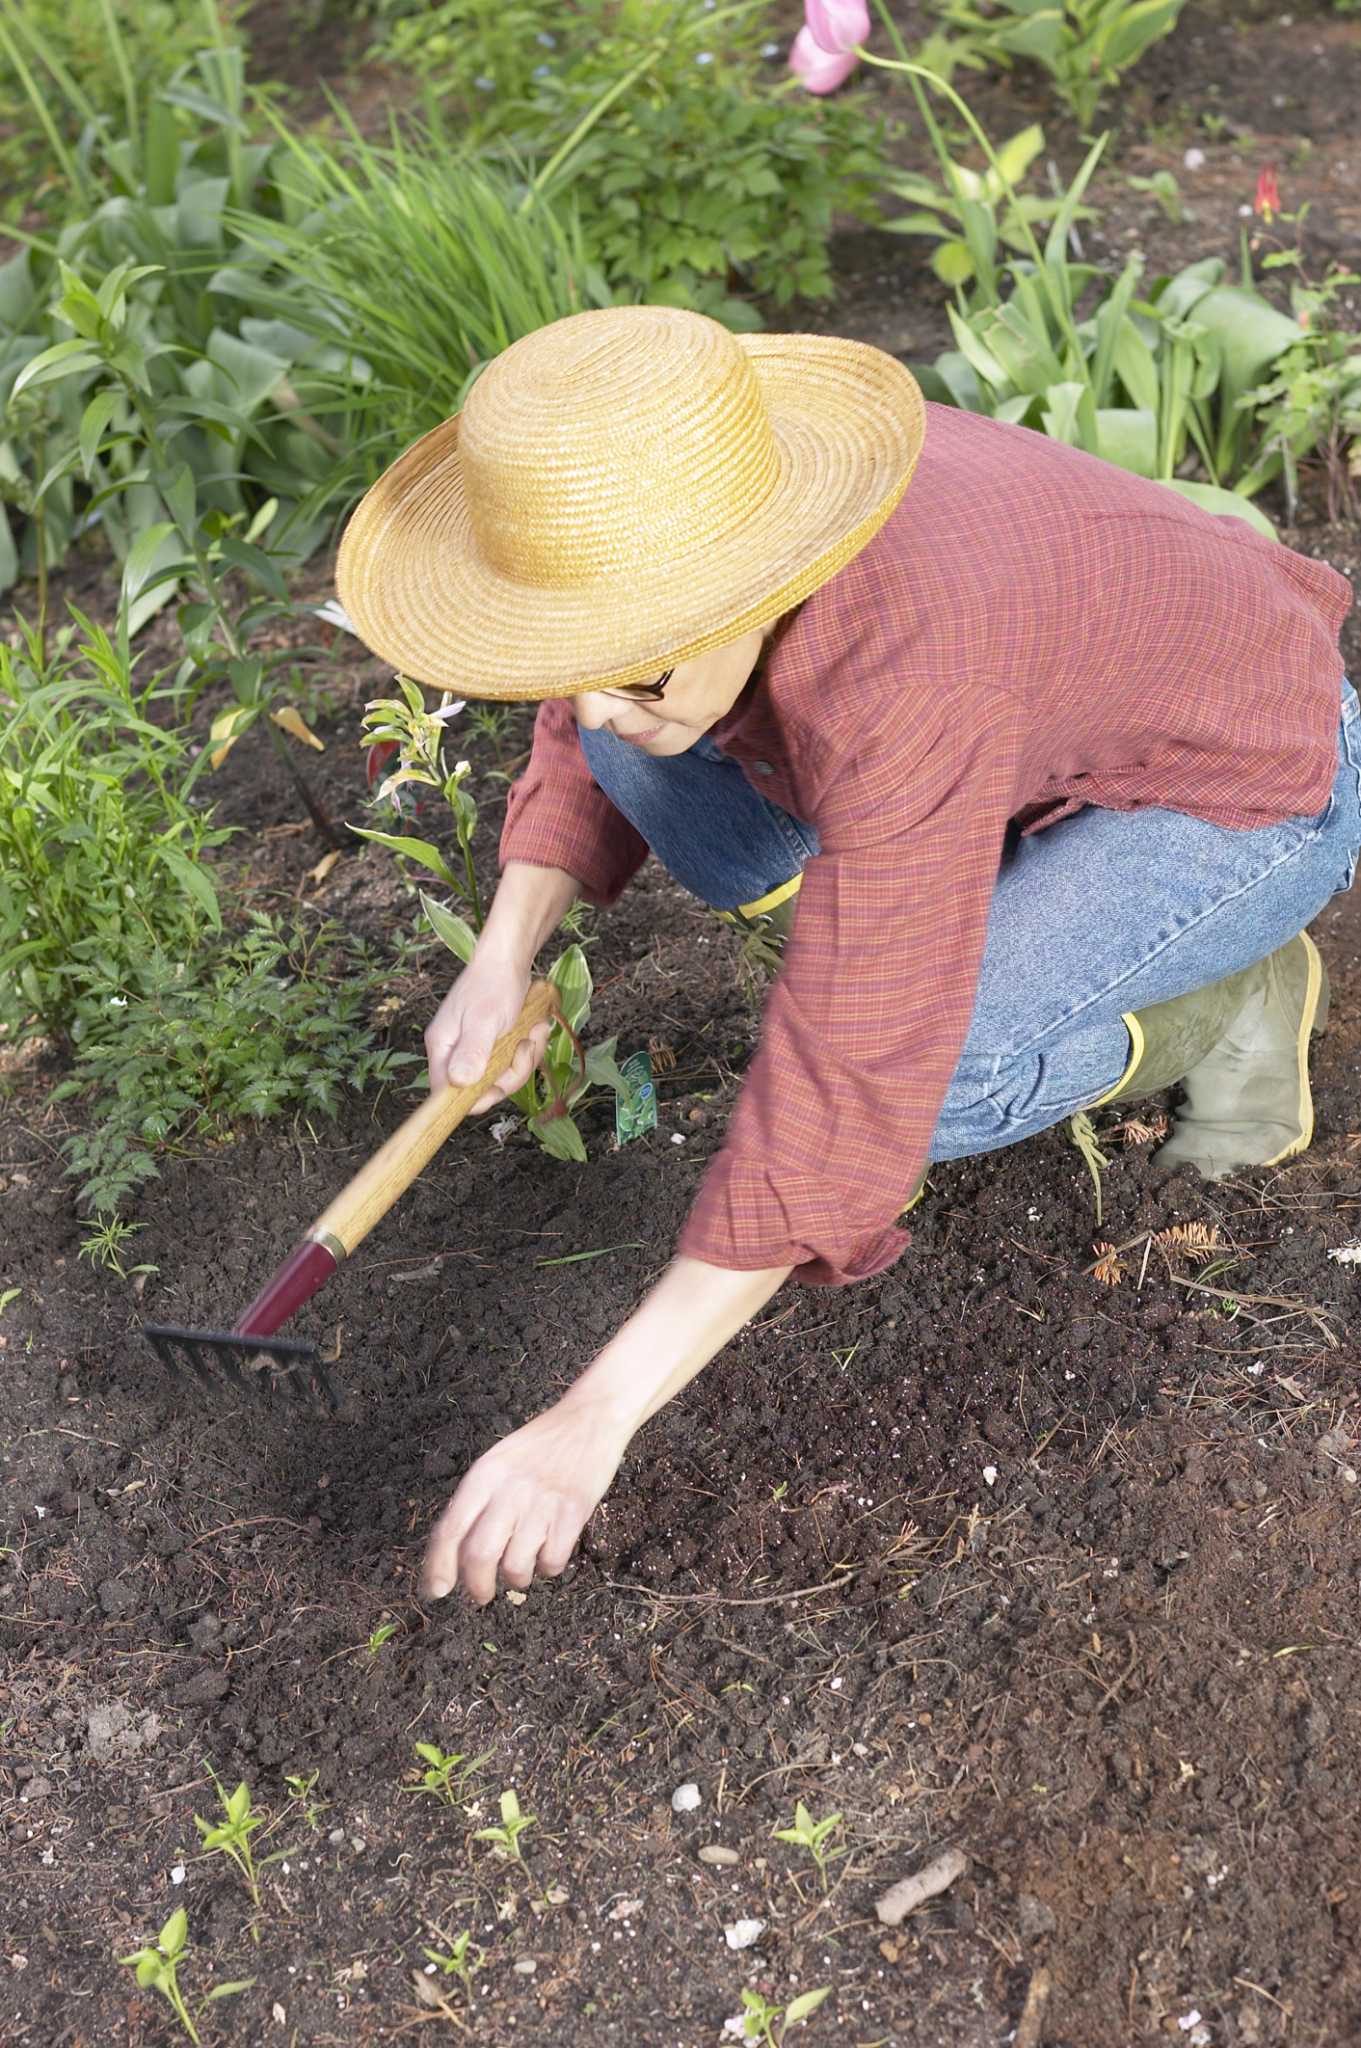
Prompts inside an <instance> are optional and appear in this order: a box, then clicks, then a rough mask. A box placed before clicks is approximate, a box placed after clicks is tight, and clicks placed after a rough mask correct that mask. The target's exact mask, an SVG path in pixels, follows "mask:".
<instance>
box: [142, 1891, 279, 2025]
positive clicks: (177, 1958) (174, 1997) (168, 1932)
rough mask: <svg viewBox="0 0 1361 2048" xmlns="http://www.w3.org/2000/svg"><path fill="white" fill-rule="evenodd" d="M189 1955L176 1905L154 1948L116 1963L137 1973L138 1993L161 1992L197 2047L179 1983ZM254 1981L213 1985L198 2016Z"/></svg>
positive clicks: (185, 1922)
mask: <svg viewBox="0 0 1361 2048" xmlns="http://www.w3.org/2000/svg"><path fill="white" fill-rule="evenodd" d="M188 1953H189V1916H188V1914H187V1913H186V1912H185V1910H184V1908H183V1906H179V1907H177V1908H176V1910H175V1911H174V1912H173V1913H172V1914H171V1915H170V1918H169V1919H168V1920H167V1921H166V1923H165V1926H164V1927H163V1928H162V1929H161V1931H160V1933H159V1934H158V1935H157V1936H156V1946H155V1947H154V1948H139V1949H138V1950H137V1952H136V1953H135V1954H134V1955H130V1956H120V1957H119V1958H118V1960H119V1962H120V1963H121V1964H122V1965H123V1966H124V1967H125V1968H126V1969H131V1970H135V1971H136V1972H137V1983H138V1987H139V1989H140V1990H142V1991H159V1992H160V1994H161V1996H162V1998H164V1999H165V2000H166V2002H167V2003H168V2004H169V2006H170V2008H171V2010H172V2012H173V2013H174V2015H175V2017H176V2019H177V2020H178V2021H179V2023H180V2025H181V2026H182V2027H183V2028H184V2031H185V2033H186V2034H187V2035H188V2036H189V2039H190V2040H191V2041H193V2042H194V2043H195V2044H196V2048H197V2043H198V2039H199V2035H198V2029H197V2027H196V2026H195V2025H194V2021H193V2019H192V2018H191V2017H190V2013H189V2008H188V2006H187V2005H186V2004H185V2002H184V1993H183V1991H182V1990H181V1989H180V1981H179V1967H180V1964H181V1963H182V1962H183V1961H184V1959H185V1957H186V1956H187V1955H188ZM254 1982H255V1979H254V1977H240V1978H237V1979H235V1980H234V1981H233V1982H232V1983H230V1984H214V1986H213V1988H212V1990H211V1991H210V1992H209V1993H208V1994H207V1996H206V1997H205V1998H202V1999H200V2001H199V2004H198V2009H197V2010H198V2017H199V2018H200V2019H201V2018H202V2017H203V2011H204V2008H205V2007H206V2006H209V2005H215V2004H216V2002H217V2000H218V1999H219V1998H233V1997H235V1995H236V1993H237V1992H238V1991H249V1989H250V1987H251V1985H252V1984H253V1983H254Z"/></svg>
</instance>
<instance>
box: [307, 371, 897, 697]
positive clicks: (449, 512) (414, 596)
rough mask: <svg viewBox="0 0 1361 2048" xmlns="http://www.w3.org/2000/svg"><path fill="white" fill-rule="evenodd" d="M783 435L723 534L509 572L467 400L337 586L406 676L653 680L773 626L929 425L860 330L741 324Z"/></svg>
mask: <svg viewBox="0 0 1361 2048" xmlns="http://www.w3.org/2000/svg"><path fill="white" fill-rule="evenodd" d="M734 338H735V340H736V341H737V343H738V345H739V347H740V348H741V349H742V351H743V353H744V354H745V355H746V356H747V358H748V359H749V362H750V364H751V368H752V371H753V372H754V374H755V377H756V380H757V383H758V385H759V388H760V391H761V395H762V398H763V399H764V402H765V406H766V411H767V414H768V417H769V420H770V425H771V429H772V432H773V436H774V442H775V449H776V458H777V470H776V476H775V481H774V484H773V487H772V488H771V490H770V491H769V492H768V494H767V496H766V498H765V499H764V502H763V503H762V504H761V505H760V506H759V507H758V508H757V510H756V511H755V512H754V513H753V514H752V515H751V516H750V517H749V518H748V519H747V520H746V521H745V523H744V524H743V526H742V528H741V531H740V533H739V534H737V535H730V536H728V537H727V538H726V539H725V540H724V542H723V543H722V545H721V546H714V545H712V544H707V543H705V542H703V541H700V542H699V543H698V544H697V545H696V547H695V549H694V550H693V551H692V552H690V553H684V552H683V553H682V554H680V555H679V556H677V555H676V554H674V553H673V554H672V555H670V556H669V558H668V559H666V560H665V561H664V562H661V563H658V562H655V561H649V560H648V559H647V557H646V555H644V556H643V557H642V558H641V559H639V560H637V561H635V562H632V563H630V564H629V565H628V566H627V567H626V568H622V569H620V570H617V571H615V572H613V573H612V574H610V575H608V576H605V577H599V576H597V577H595V578H593V579H592V580H591V581H590V582H589V583H586V584H584V585H582V586H579V587H577V588H575V589H562V588H552V589H545V588H542V587H539V586H537V585H535V584H533V583H529V582H525V581H521V580H519V579H517V578H514V577H511V576H508V575H505V574H502V573H498V572H497V571H496V570H495V569H494V568H493V567H492V566H491V565H490V564H489V563H488V562H487V561H486V560H485V559H484V557H483V556H482V555H481V553H480V552H479V550H478V548H477V545H476V541H475V537H474V533H473V528H472V522H471V519H470V517H469V510H468V504H467V498H466V494H465V491H464V487H463V475H462V469H461V466H460V461H459V417H460V416H459V415H457V414H455V416H454V417H453V418H452V419H448V420H445V422H444V423H443V425H442V426H438V427H435V428H434V429H433V430H432V431H431V432H430V433H428V434H425V435H423V436H422V438H421V439H420V440H419V441H417V442H415V443H414V444H413V445H412V446H411V447H410V448H408V449H407V450H406V452H405V453H404V454H403V455H401V456H399V457H398V459H397V461H396V462H394V463H393V464H392V466H391V468H390V469H388V470H387V471H385V473H384V474H383V475H382V476H381V477H380V478H379V479H378V481H377V483H376V484H374V485H373V487H372V489H371V490H370V491H369V492H368V493H367V494H366V496H365V497H364V498H363V499H362V500H361V501H360V504H359V505H358V507H357V508H356V510H355V512H354V514H353V516H352V518H351V520H350V522H349V525H348V526H347V528H346V530H345V535H344V538H343V540H342V542H341V546H340V553H339V557H338V560H337V563H336V587H337V591H338V594H339V597H340V601H341V603H342V605H343V606H344V607H345V610H346V612H347V613H348V615H349V617H350V619H351V621H352V622H353V624H354V626H355V629H356V631H357V632H358V634H359V636H360V638H361V639H362V640H363V641H364V642H365V644H366V645H367V646H368V647H370V648H372V650H373V652H374V653H375V654H377V655H380V656H381V657H382V658H383V660H385V661H389V662H391V663H392V665H393V667H394V668H395V669H398V670H400V671H401V672H402V673H403V674H404V675H407V676H410V677H411V678H412V679H413V681H416V682H419V683H425V684H428V685H430V686H432V687H433V688H436V689H441V690H447V691H452V692H453V693H454V694H455V695H456V696H461V697H484V698H499V699H510V700H520V699H531V698H540V697H566V696H571V695H574V694H575V693H577V692H579V691H582V690H589V689H603V688H611V687H616V686H619V685H622V684H626V683H634V682H647V681H650V680H652V679H653V678H654V677H655V676H656V675H657V673H658V672H659V671H660V670H661V669H664V668H670V667H674V666H676V665H677V664H678V663H680V662H682V661H687V660H691V659H693V658H694V657H695V656H696V655H700V654H705V653H707V652H709V651H710V650H711V649H713V648H715V647H721V646H724V645H726V644H727V643H728V642H729V641H731V640H735V639H738V638H740V637H741V636H742V635H743V634H744V633H748V632H752V631H755V630H756V629H758V628H759V627H762V626H766V625H769V624H770V623H771V622H772V621H773V620H774V619H777V618H779V617H780V616H781V614H782V613H784V612H786V611H789V610H790V609H792V607H793V606H794V605H796V604H800V603H802V601H803V600H804V599H805V598H806V597H809V596H811V594H812V593H813V591H815V590H816V589H818V587H819V586H820V585H821V584H823V583H825V582H827V580H828V579H829V578H830V577H832V576H834V575H835V574H836V572H837V571H838V570H839V569H841V568H843V567H844V566H845V565H846V563H847V562H849V561H850V560H851V559H852V558H853V557H854V556H855V555H856V554H858V553H859V551H860V549H861V548H862V547H864V546H865V544H866V542H868V541H869V540H871V539H872V538H873V536H874V535H875V534H876V533H877V532H878V530H879V528H880V527H881V526H882V525H883V523H884V521H885V520H886V519H887V518H888V516H889V514H890V513H891V512H892V511H893V509H894V507H895V506H896V505H897V503H898V501H899V500H900V498H901V497H902V495H903V492H904V491H905V490H906V489H907V486H908V483H909V482H910V480H911V477H912V472H913V469H914V468H915V466H916V463H917V458H918V456H919V455H920V453H921V448H922V442H923V439H924V436H925V428H926V415H925V409H924V405H923V401H922V395H921V391H920V388H919V387H918V385H917V382H916V379H915V378H914V377H913V376H912V374H911V372H910V371H909V370H907V369H906V368H905V367H904V365H903V364H902V363H900V362H898V361H897V359H896V358H895V357H893V356H890V355H887V354H886V353H885V352H884V351H883V350H881V349H877V348H872V347H870V346H869V345H867V344H865V343H863V342H854V341H846V340H842V339H840V338H838V337H834V336H825V335H808V334H785V335H774V334H758V335H738V336H736V337H734Z"/></svg>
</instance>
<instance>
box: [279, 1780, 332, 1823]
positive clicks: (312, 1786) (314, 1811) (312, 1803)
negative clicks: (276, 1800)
mask: <svg viewBox="0 0 1361 2048" xmlns="http://www.w3.org/2000/svg"><path fill="white" fill-rule="evenodd" d="M320 1776H321V1772H320V1771H309V1772H308V1773H307V1775H306V1777H304V1776H303V1775H302V1773H301V1772H300V1771H293V1772H290V1773H289V1774H288V1775H287V1776H286V1777H285V1778H284V1783H285V1785H286V1786H287V1787H288V1796H289V1798H290V1799H296V1800H297V1802H298V1804H299V1806H300V1807H301V1808H302V1811H303V1818H304V1819H305V1820H306V1822H307V1825H308V1827H309V1828H311V1830H312V1832H313V1834H316V1832H317V1831H318V1829H319V1828H320V1826H321V1816H322V1814H323V1813H325V1811H326V1808H327V1805H328V1803H329V1802H328V1801H327V1800H325V1799H314V1798H313V1797H312V1794H313V1793H314V1792H315V1790H316V1788H317V1780H318V1778H320Z"/></svg>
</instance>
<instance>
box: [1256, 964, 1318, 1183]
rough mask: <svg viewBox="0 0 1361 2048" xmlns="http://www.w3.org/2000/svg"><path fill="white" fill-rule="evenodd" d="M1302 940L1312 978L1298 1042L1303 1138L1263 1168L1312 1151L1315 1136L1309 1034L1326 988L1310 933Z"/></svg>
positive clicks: (1304, 1006)
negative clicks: (1309, 1149)
mask: <svg viewBox="0 0 1361 2048" xmlns="http://www.w3.org/2000/svg"><path fill="white" fill-rule="evenodd" d="M1300 939H1301V941H1302V943H1303V945H1304V949H1305V958H1306V959H1307V960H1308V962H1309V979H1308V980H1307V982H1306V983H1305V985H1304V1001H1303V1003H1302V1004H1301V1005H1300V1028H1299V1031H1298V1033H1297V1034H1296V1039H1295V1050H1296V1053H1297V1055H1298V1057H1299V1076H1300V1099H1299V1119H1300V1135H1299V1137H1298V1138H1295V1139H1294V1140H1293V1141H1292V1142H1291V1143H1290V1144H1289V1145H1287V1146H1286V1148H1285V1150H1284V1151H1283V1152H1278V1153H1276V1155H1275V1157H1274V1158H1272V1159H1263V1160H1262V1161H1261V1162H1260V1163H1261V1164H1262V1165H1263V1166H1279V1165H1280V1164H1281V1162H1282V1160H1285V1159H1293V1158H1294V1157H1295V1154H1296V1153H1297V1152H1305V1151H1307V1150H1308V1148H1309V1146H1310V1144H1311V1143H1312V1142H1313V1137H1314V1096H1313V1091H1312V1089H1311V1088H1310V1086H1309V1034H1310V1032H1311V1031H1312V1030H1313V1028H1314V1019H1315V1017H1316V1016H1317V1015H1318V1007H1319V995H1320V993H1321V991H1322V988H1323V959H1322V956H1321V955H1320V953H1319V949H1318V947H1317V946H1316V945H1315V944H1314V942H1313V940H1312V939H1311V938H1310V936H1309V934H1308V932H1301V933H1300Z"/></svg>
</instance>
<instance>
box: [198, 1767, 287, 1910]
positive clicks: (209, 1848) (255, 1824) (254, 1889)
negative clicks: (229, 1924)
mask: <svg viewBox="0 0 1361 2048" xmlns="http://www.w3.org/2000/svg"><path fill="white" fill-rule="evenodd" d="M208 1775H209V1776H210V1777H211V1779H212V1781H213V1785H214V1788H215V1789H216V1792H217V1802H218V1805H219V1806H220V1807H221V1809H222V1818H221V1820H219V1821H210V1820H204V1819H203V1817H202V1815H200V1814H197V1813H196V1814H195V1815H194V1826H195V1827H196V1828H197V1829H198V1831H199V1837H200V1839H201V1841H202V1843H203V1849H204V1854H205V1855H219V1856H225V1857H226V1858H227V1860H228V1861H229V1862H230V1863H233V1864H235V1866H236V1868H237V1870H238V1871H239V1872H240V1874H241V1882H242V1883H243V1884H244V1885H245V1887H246V1890H247V1892H248V1893H249V1895H250V1902H251V1905H252V1906H253V1907H254V1909H255V1911H256V1913H257V1914H258V1913H259V1911H260V1871H259V1867H258V1866H257V1864H256V1861H255V1851H254V1850H253V1849H252V1847H251V1837H252V1836H253V1835H255V1834H258V1832H259V1831H260V1829H261V1828H262V1827H266V1826H267V1825H268V1823H269V1815H268V1814H267V1813H261V1812H260V1810H259V1808H258V1807H255V1806H252V1804H251V1796H250V1786H249V1785H248V1784H247V1783H246V1781H245V1779H244V1778H243V1779H242V1781H241V1783H240V1784H239V1785H238V1786H237V1788H236V1790H235V1791H234V1792H227V1791H224V1790H223V1787H222V1784H221V1782H220V1780H219V1778H218V1775H217V1773H216V1771H214V1770H213V1768H212V1766H211V1764H210V1765H209V1767H208ZM269 1860H271V1861H272V1860H273V1859H272V1858H271V1859H269ZM251 1932H252V1934H253V1935H254V1936H255V1939H256V1940H257V1941H258V1940H259V1939H260V1929H259V1926H258V1924H257V1923H256V1922H254V1921H252V1923H251Z"/></svg>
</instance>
